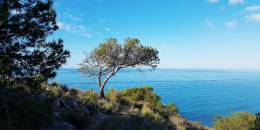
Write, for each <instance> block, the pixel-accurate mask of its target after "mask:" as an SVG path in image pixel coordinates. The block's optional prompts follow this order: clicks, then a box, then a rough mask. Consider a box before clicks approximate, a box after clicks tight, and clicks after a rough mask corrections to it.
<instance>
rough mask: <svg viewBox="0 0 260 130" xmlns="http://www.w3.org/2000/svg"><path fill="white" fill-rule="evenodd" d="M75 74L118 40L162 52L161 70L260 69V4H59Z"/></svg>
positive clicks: (205, 0) (170, 0)
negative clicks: (87, 55)
mask: <svg viewBox="0 0 260 130" xmlns="http://www.w3.org/2000/svg"><path fill="white" fill-rule="evenodd" d="M55 8H56V11H57V15H58V18H57V21H58V25H59V27H60V30H59V31H57V32H56V33H55V34H54V35H53V37H55V38H62V39H63V40H64V44H65V48H66V49H68V50H69V51H70V52H71V57H70V59H69V62H68V63H67V64H66V65H65V66H64V67H65V68H75V67H78V64H79V63H80V62H81V61H82V58H83V56H84V52H90V51H91V50H92V49H93V48H94V47H96V46H98V45H99V43H100V42H102V41H104V40H105V39H107V38H109V37H115V38H117V39H118V40H119V41H120V42H123V40H124V39H125V38H127V37H135V38H139V39H140V40H141V42H142V43H143V44H144V45H150V46H153V47H156V48H158V50H159V52H160V55H159V56H160V59H161V63H160V65H159V67H160V68H211V69H260V1H259V0H56V1H55Z"/></svg>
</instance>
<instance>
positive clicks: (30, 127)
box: [0, 88, 52, 130]
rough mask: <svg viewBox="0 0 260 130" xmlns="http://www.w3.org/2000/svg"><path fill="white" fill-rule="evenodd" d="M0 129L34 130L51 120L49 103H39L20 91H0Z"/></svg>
mask: <svg viewBox="0 0 260 130" xmlns="http://www.w3.org/2000/svg"><path fill="white" fill-rule="evenodd" d="M0 105H1V108H0V115H1V116H0V129H6V130H8V129H14V130H16V129H17V130H35V129H39V128H41V126H42V125H43V124H46V123H48V122H49V121H50V120H51V119H52V106H51V102H49V101H48V100H47V101H44V102H40V101H37V100H36V99H33V98H32V97H30V94H29V93H28V92H26V91H23V90H21V89H18V90H17V89H14V90H8V89H5V88H4V89H1V90H0Z"/></svg>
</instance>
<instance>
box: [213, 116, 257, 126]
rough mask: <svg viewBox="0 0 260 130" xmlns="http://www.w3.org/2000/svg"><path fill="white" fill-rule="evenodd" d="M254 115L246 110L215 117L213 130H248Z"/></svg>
mask: <svg viewBox="0 0 260 130" xmlns="http://www.w3.org/2000/svg"><path fill="white" fill-rule="evenodd" d="M254 121H255V116H254V115H252V114H250V113H246V112H237V113H233V114H232V115H230V116H228V117H217V118H216V119H215V122H214V128H215V130H250V128H252V127H253V126H254V124H253V123H254Z"/></svg>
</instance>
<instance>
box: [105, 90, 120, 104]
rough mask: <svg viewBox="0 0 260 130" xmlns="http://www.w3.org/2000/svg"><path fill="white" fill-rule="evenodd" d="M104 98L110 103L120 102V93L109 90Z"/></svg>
mask: <svg viewBox="0 0 260 130" xmlns="http://www.w3.org/2000/svg"><path fill="white" fill-rule="evenodd" d="M106 97H107V98H108V100H109V101H110V102H113V103H120V102H121V93H120V92H119V91H116V90H115V89H109V90H108V92H107V96H106Z"/></svg>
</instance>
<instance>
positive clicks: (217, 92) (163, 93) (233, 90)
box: [51, 69, 260, 127]
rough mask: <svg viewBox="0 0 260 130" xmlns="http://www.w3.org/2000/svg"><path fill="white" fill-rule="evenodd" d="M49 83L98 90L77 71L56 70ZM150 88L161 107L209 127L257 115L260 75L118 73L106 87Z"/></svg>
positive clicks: (226, 72)
mask: <svg viewBox="0 0 260 130" xmlns="http://www.w3.org/2000/svg"><path fill="white" fill-rule="evenodd" d="M51 82H57V83H59V84H64V85H67V86H68V87H71V88H77V89H81V90H89V89H93V90H95V91H97V90H98V87H97V81H96V79H95V78H91V77H88V76H86V75H83V74H81V73H80V72H79V70H78V69H60V70H59V71H58V72H57V76H56V78H54V79H52V80H51ZM143 86H150V87H153V89H154V92H155V93H156V94H158V95H159V96H160V97H161V101H162V102H163V103H165V104H167V103H174V104H175V105H176V106H177V108H178V110H179V112H180V114H181V115H182V116H183V117H184V118H186V119H188V120H191V121H197V122H200V123H201V124H203V125H206V126H209V127H212V126H213V122H214V119H215V118H216V117H217V116H227V115H229V114H231V113H233V112H238V111H239V112H251V113H253V114H255V113H257V112H260V71H253V70H250V71H249V70H212V69H156V70H152V71H151V70H147V69H143V70H122V71H121V72H119V73H118V74H117V75H116V76H115V77H113V78H112V79H111V80H110V81H109V82H108V84H107V86H106V91H107V90H108V89H110V88H113V89H117V90H122V89H126V88H133V87H143Z"/></svg>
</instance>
